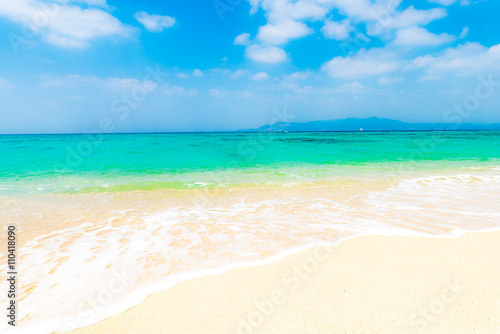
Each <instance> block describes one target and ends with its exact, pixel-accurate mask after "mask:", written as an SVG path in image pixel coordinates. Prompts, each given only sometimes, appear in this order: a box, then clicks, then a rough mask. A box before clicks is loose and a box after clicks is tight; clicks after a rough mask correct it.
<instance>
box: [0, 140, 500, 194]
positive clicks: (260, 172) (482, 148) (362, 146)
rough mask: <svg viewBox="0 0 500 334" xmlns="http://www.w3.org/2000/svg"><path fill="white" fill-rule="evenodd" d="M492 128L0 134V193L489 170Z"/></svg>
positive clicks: (494, 154) (496, 156)
mask: <svg viewBox="0 0 500 334" xmlns="http://www.w3.org/2000/svg"><path fill="white" fill-rule="evenodd" d="M499 144H500V131H446V132H342V133H339V132H335V133H332V132H329V133H325V132H314V133H189V134H112V135H110V134H107V135H90V134H89V135H3V136H0V155H1V156H2V161H1V162H0V185H1V187H0V188H2V189H0V191H2V192H9V191H10V192H12V191H16V192H21V193H23V192H32V191H35V190H36V191H100V190H106V191H112V190H134V189H161V188H175V189H188V188H191V187H197V186H231V185H234V184H240V183H252V182H253V183H265V182H271V181H274V182H278V183H279V182H287V181H290V180H297V179H299V180H309V181H310V180H318V179H322V178H331V177H337V176H342V175H344V176H345V175H353V174H359V173H370V172H373V171H379V172H380V171H382V172H394V171H398V170H399V171H401V170H433V169H441V168H460V167H464V166H478V165H479V166H481V165H489V164H497V163H498V161H500V145H499Z"/></svg>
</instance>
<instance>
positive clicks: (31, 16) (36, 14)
mask: <svg viewBox="0 0 500 334" xmlns="http://www.w3.org/2000/svg"><path fill="white" fill-rule="evenodd" d="M85 2H86V3H87V5H92V4H99V5H103V4H105V2H103V1H97V2H96V1H85ZM0 16H4V17H7V18H9V19H10V20H12V21H14V22H17V23H19V24H23V25H27V26H29V27H31V28H32V30H34V31H35V35H38V36H41V37H42V39H44V40H45V41H47V42H49V43H52V44H55V45H58V46H61V47H85V46H88V45H89V41H90V40H92V39H94V38H97V37H102V36H111V35H122V36H127V35H128V34H129V31H130V29H129V28H127V27H126V26H124V25H123V24H122V23H121V22H120V21H119V20H118V19H117V18H115V17H114V16H112V15H111V14H109V13H108V12H106V11H104V10H102V9H100V8H87V9H83V8H81V7H79V6H76V5H72V4H58V3H51V4H49V3H47V2H44V1H40V0H16V1H0ZM21 37H22V38H26V37H24V36H21ZM28 38H32V37H28Z"/></svg>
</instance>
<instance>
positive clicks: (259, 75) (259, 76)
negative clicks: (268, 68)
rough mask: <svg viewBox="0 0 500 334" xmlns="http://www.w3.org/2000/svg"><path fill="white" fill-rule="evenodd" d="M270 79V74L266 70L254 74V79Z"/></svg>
mask: <svg viewBox="0 0 500 334" xmlns="http://www.w3.org/2000/svg"><path fill="white" fill-rule="evenodd" d="M267 79H269V74H267V73H266V72H259V73H256V74H254V75H252V80H253V81H263V80H267Z"/></svg>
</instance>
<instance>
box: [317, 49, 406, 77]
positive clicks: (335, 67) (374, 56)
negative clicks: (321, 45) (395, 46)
mask: <svg viewBox="0 0 500 334" xmlns="http://www.w3.org/2000/svg"><path fill="white" fill-rule="evenodd" d="M399 67H400V64H399V62H397V61H394V60H391V59H388V57H386V56H384V55H382V54H380V52H378V51H377V52H361V53H359V54H357V55H355V56H352V57H335V58H333V59H332V60H330V61H327V62H326V63H324V64H323V66H322V70H324V71H326V72H327V73H328V75H330V76H331V77H335V78H343V79H349V78H357V77H362V76H367V75H378V74H385V73H389V72H392V71H395V70H397V69H398V68H399Z"/></svg>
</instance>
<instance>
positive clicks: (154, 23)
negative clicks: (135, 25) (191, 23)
mask: <svg viewBox="0 0 500 334" xmlns="http://www.w3.org/2000/svg"><path fill="white" fill-rule="evenodd" d="M134 18H135V19H136V20H137V21H139V23H141V24H142V25H143V26H144V27H145V28H146V30H148V31H150V32H161V31H163V29H165V28H170V27H173V26H174V24H175V18H174V17H170V16H164V15H156V14H152V15H150V14H148V13H146V12H137V13H135V14H134Z"/></svg>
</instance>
